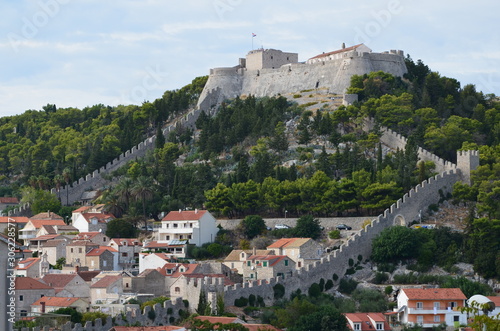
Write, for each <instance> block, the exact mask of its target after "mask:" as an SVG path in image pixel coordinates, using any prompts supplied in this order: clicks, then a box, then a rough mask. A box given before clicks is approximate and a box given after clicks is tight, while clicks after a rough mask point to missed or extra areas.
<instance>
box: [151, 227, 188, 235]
mask: <svg viewBox="0 0 500 331" xmlns="http://www.w3.org/2000/svg"><path fill="white" fill-rule="evenodd" d="M158 233H162V234H163V233H165V234H170V235H176V234H191V233H193V228H168V229H164V228H160V229H158Z"/></svg>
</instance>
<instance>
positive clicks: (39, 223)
mask: <svg viewBox="0 0 500 331" xmlns="http://www.w3.org/2000/svg"><path fill="white" fill-rule="evenodd" d="M44 214H47V213H44ZM52 215H55V214H52ZM59 217H60V216H59ZM44 225H66V223H64V220H63V219H62V218H61V219H34V218H30V219H29V221H28V223H26V225H25V226H24V228H22V229H21V230H20V231H19V239H20V240H24V245H25V246H28V245H29V244H30V239H33V238H36V237H38V231H40V230H41V229H42V227H43V226H44Z"/></svg>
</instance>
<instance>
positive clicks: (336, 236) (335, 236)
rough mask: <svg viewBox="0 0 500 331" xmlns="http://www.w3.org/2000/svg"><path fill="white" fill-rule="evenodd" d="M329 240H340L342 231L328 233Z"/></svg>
mask: <svg viewBox="0 0 500 331" xmlns="http://www.w3.org/2000/svg"><path fill="white" fill-rule="evenodd" d="M328 238H330V239H340V231H339V230H333V231H330V232H328Z"/></svg>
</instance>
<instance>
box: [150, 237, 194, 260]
mask: <svg viewBox="0 0 500 331" xmlns="http://www.w3.org/2000/svg"><path fill="white" fill-rule="evenodd" d="M187 247H188V240H169V241H165V242H158V241H149V242H146V243H144V245H143V247H142V251H151V252H153V253H167V254H169V255H171V256H174V257H177V258H185V257H186V254H187Z"/></svg>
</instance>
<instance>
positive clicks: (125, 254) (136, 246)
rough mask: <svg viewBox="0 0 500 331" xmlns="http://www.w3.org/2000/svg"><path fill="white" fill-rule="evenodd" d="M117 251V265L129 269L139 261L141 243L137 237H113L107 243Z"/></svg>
mask: <svg viewBox="0 0 500 331" xmlns="http://www.w3.org/2000/svg"><path fill="white" fill-rule="evenodd" d="M107 245H108V246H109V247H112V248H114V249H115V250H116V251H117V252H118V265H119V266H120V267H122V268H125V269H129V268H131V267H132V266H133V265H135V264H138V263H139V253H140V252H141V251H142V243H141V241H140V240H139V239H135V238H133V239H130V238H113V239H111V240H110V241H109V243H108V244H107Z"/></svg>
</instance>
